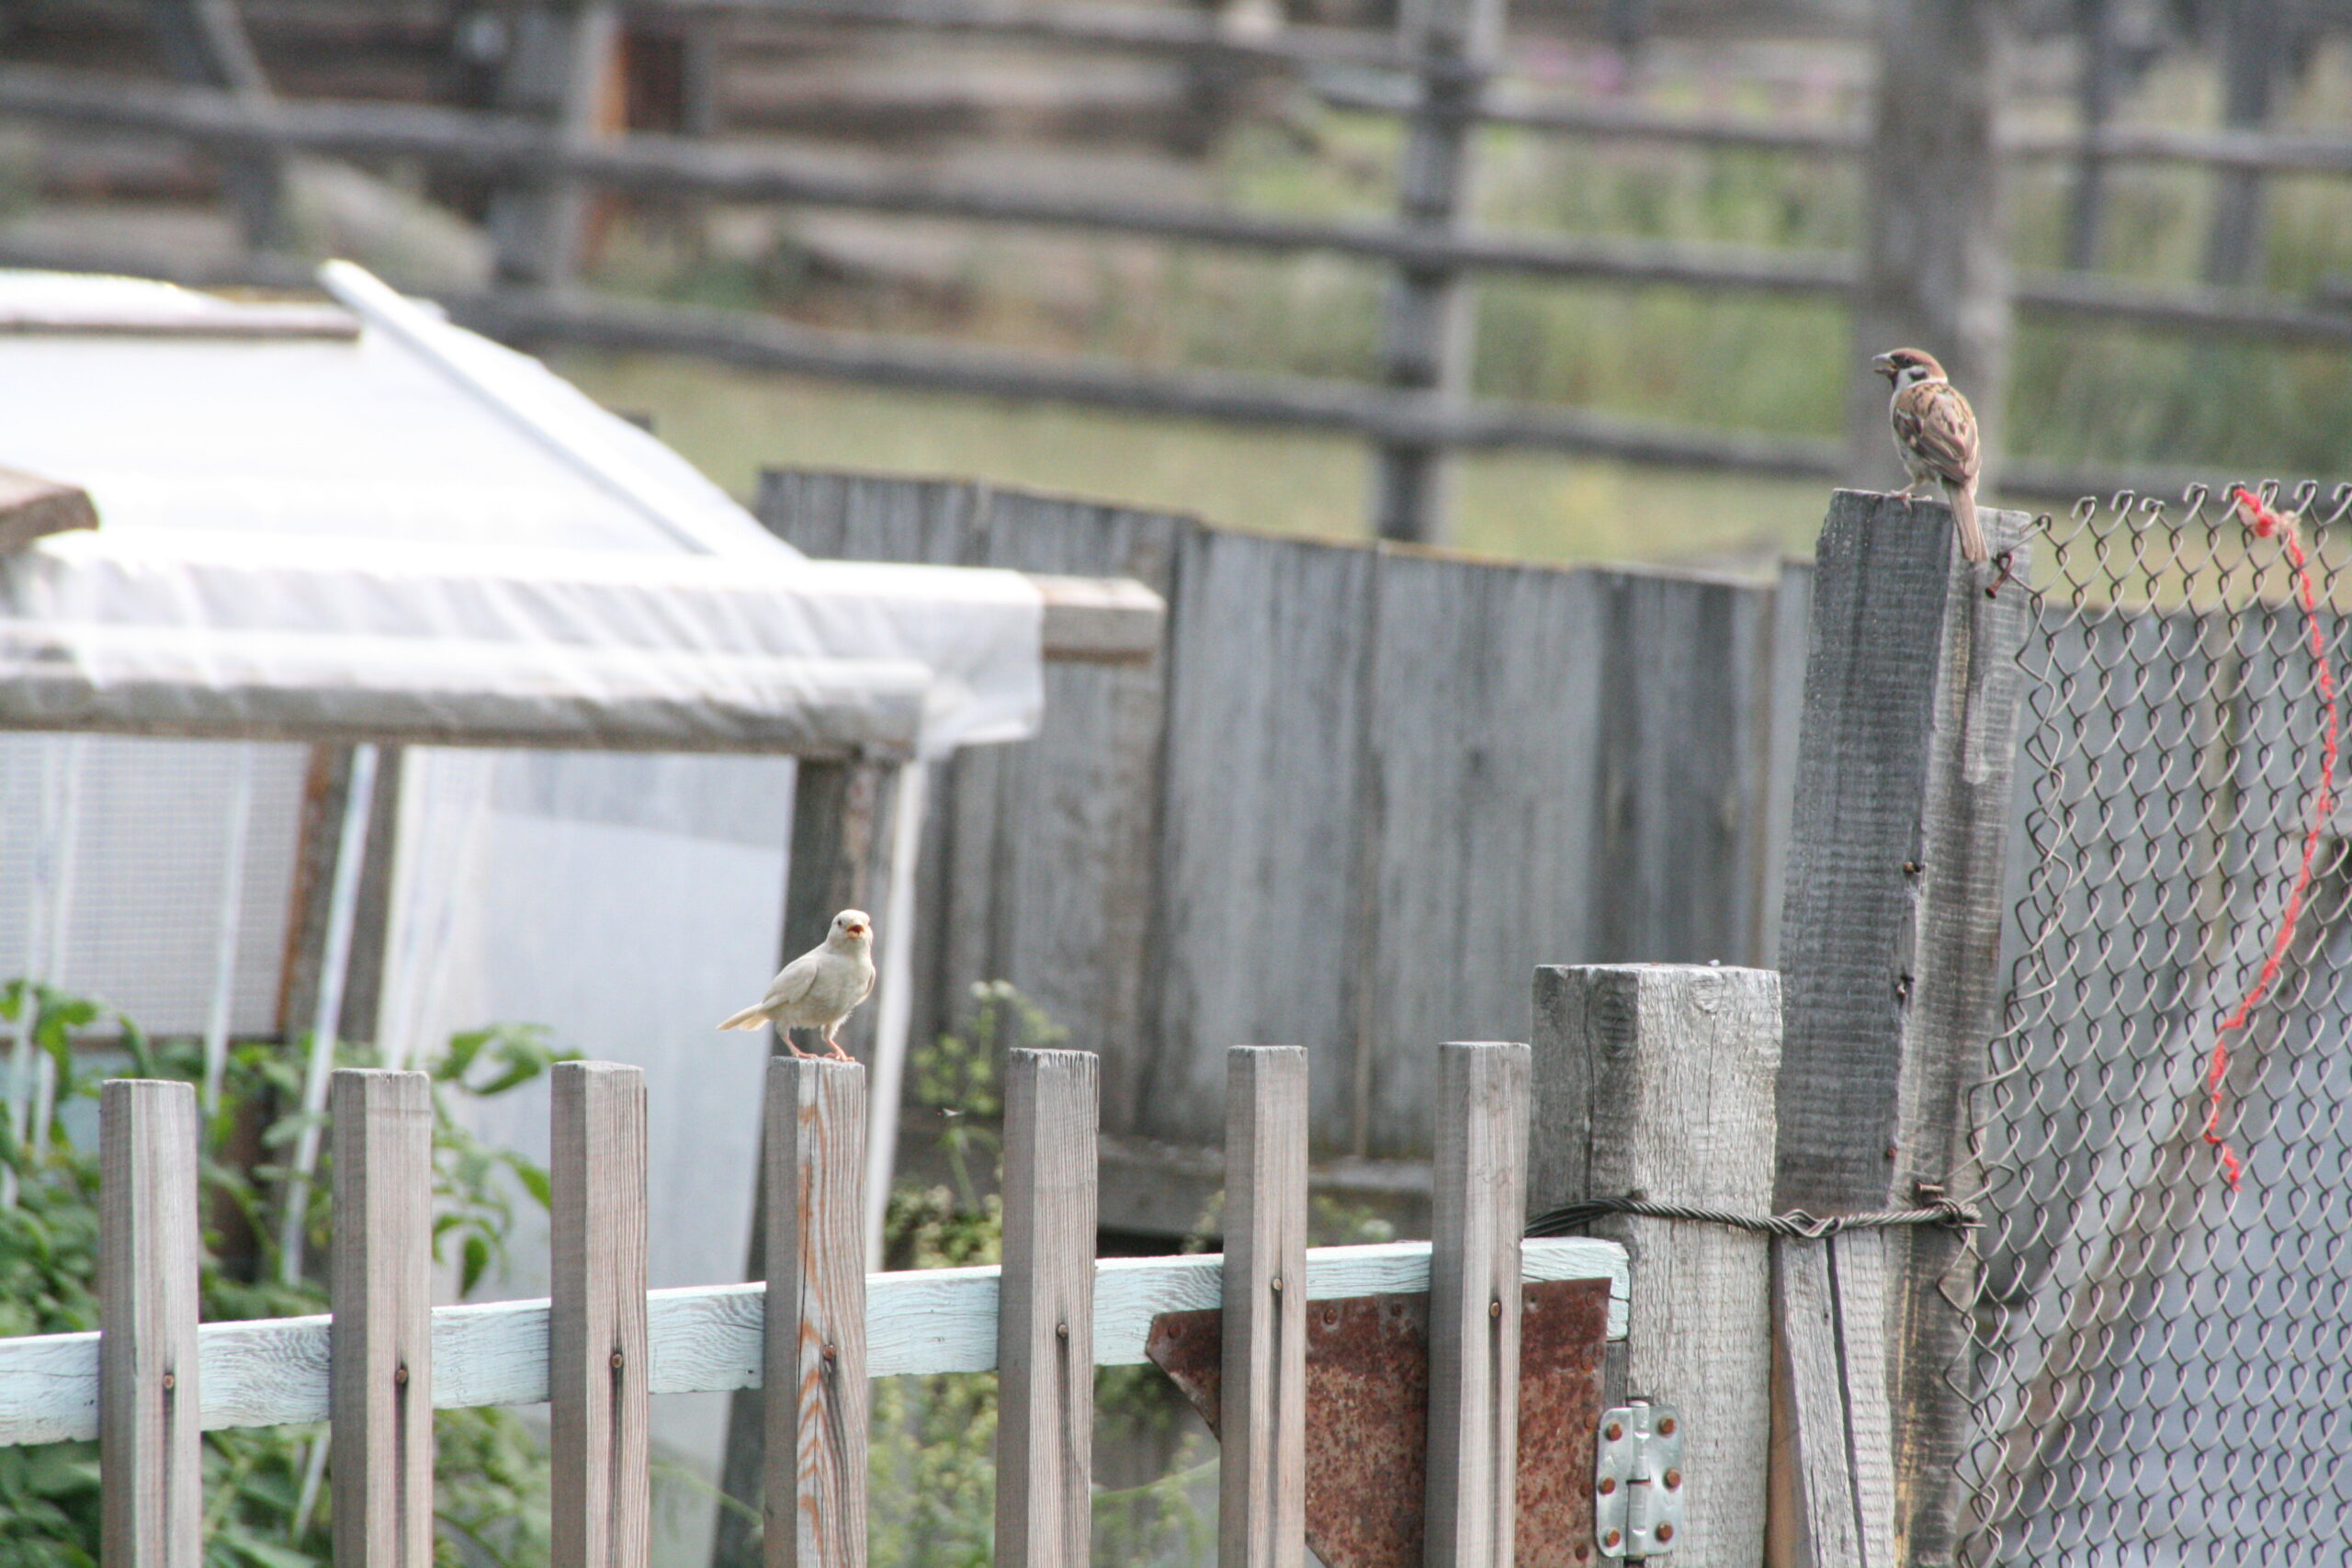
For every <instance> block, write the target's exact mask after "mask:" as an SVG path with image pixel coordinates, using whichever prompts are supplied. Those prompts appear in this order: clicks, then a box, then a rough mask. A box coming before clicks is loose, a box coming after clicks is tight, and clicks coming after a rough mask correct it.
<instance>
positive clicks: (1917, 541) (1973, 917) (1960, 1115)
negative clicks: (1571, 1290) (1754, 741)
mask: <svg viewBox="0 0 2352 1568" xmlns="http://www.w3.org/2000/svg"><path fill="white" fill-rule="evenodd" d="M1983 518H1984V523H1985V536H1986V539H1987V541H1988V543H1989V544H1990V545H1991V547H1992V549H1993V552H1994V554H1995V557H1996V562H1995V563H1994V564H1991V565H1987V566H1984V567H1978V568H1973V569H1972V568H1971V567H1970V566H1969V565H1968V564H1967V563H1965V562H1963V561H1962V560H1960V559H1959V558H1958V557H1957V556H1956V555H1955V554H1954V553H1953V552H1952V550H1951V521H1950V514H1949V513H1947V511H1946V510H1945V508H1944V507H1943V506H1942V504H1941V503H1940V502H1933V503H1920V504H1917V505H1916V506H1914V505H1908V504H1906V503H1905V502H1903V501H1901V500H1900V499H1897V498H1894V497H1889V496H1883V495H1872V494H1863V493H1859V492H1856V491H1838V493H1837V495H1836V496H1835V497H1834V498H1833V499H1832V501H1831V502H1830V508H1829V517H1828V521H1827V522H1826V524H1825V525H1823V528H1822V532H1821V539H1820V543H1819V545H1818V547H1817V548H1816V550H1815V577H1814V592H1813V626H1812V649H1813V653H1812V660H1811V664H1810V666H1809V667H1808V669H1807V671H1806V672H1805V686H1804V723H1803V727H1802V731H1801V735H1800V738H1799V741H1798V756H1797V790H1796V811H1795V817H1794V820H1793V822H1792V827H1791V833H1790V845H1789V865H1788V875H1787V898H1786V903H1785V904H1784V906H1783V908H1782V914H1781V974H1782V985H1783V987H1784V990H1785V1004H1784V1008H1783V1027H1784V1038H1783V1045H1782V1059H1781V1087H1780V1103H1779V1124H1780V1147H1779V1150H1778V1153H1777V1156H1776V1163H1777V1166H1778V1174H1777V1176H1776V1179H1775V1182H1774V1197H1773V1201H1774V1204H1775V1207H1776V1208H1780V1209H1790V1208H1803V1209H1805V1210H1808V1211H1810V1212H1812V1213H1825V1214H1826V1213H1839V1212H1852V1211H1859V1210H1871V1209H1879V1208H1885V1207H1890V1206H1892V1207H1909V1206H1912V1205H1914V1204H1916V1203H1917V1202H1919V1201H1921V1200H1922V1199H1923V1197H1924V1196H1926V1195H1927V1194H1928V1193H1929V1192H1930V1191H1931V1190H1942V1189H1944V1188H1946V1187H1947V1186H1948V1184H1949V1183H1950V1182H1951V1180H1952V1179H1953V1175H1954V1173H1955V1171H1958V1170H1961V1169H1962V1168H1963V1167H1964V1162H1965V1160H1966V1157H1967V1150H1966V1142H1967V1132H1968V1117H1967V1100H1968V1095H1969V1091H1970V1089H1971V1088H1972V1087H1973V1085H1974V1084H1975V1083H1976V1082H1977V1081H1978V1080H1979V1079H1980V1078H1981V1076H1982V1074H1983V1072H1984V1071H1985V1062H1986V1055H1987V1042H1988V1041H1989V1040H1990V1038H1991V1036H1992V1034H1993V1032H1994V1031H1995V1030H1996V1028H1997V1027H1998V1019H1997V1015H1998V1010H1999V1008H1998V1004H1999V999H2000V994H2001V976H2000V974H1999V959H2000V935H2001V904H2000V897H2001V885H2002V876H2003V871H2004V863H2005V860H2006V858H2007V839H2008V823H2009V811H2010V802H2009V795H2010V786H2011V781H2012V778H2013V775H2014V771H2015V750H2016V741H2017V728H2018V695H2019V690H2020V687H2021V685H2022V677H2021V671H2020V667H2019V664H2018V652H2019V649H2021V647H2022V645H2023V641H2024V638H2025V636H2026V632H2027V626H2028V614H2027V604H2028V599H2027V593H2026V590H2025V588H2024V586H2023V580H2025V579H2027V578H2028V577H2029V574H2030V567H2031V562H2030V558H2029V546H2028V543H2027V539H2028V535H2029V532H2030V525H2029V523H2028V520H2027V518H2026V516H2025V514H2024V513H2017V512H1992V511H1987V512H1985V513H1983ZM2005 557H2006V558H2007V575H2008V577H2009V578H2012V579H2015V580H2017V581H2007V582H2005V583H2004V582H2001V581H2000V572H2001V566H2000V562H2001V559H2002V558H2005ZM1774 1256H1775V1276H1774V1284H1775V1290H1776V1292H1777V1296H1778V1301H1777V1305H1776V1315H1777V1319H1778V1328H1779V1333H1780V1337H1781V1356H1782V1361H1781V1367H1780V1368H1779V1369H1778V1382H1776V1390H1777V1392H1778V1393H1779V1395H1780V1397H1779V1400H1778V1413H1779V1415H1780V1416H1781V1422H1782V1426H1781V1431H1780V1433H1779V1434H1778V1438H1777V1441H1776V1446H1775V1454H1774V1462H1775V1466H1776V1470H1777V1471H1779V1473H1778V1474H1776V1478H1775V1490H1776V1495H1777V1494H1781V1492H1782V1490H1783V1488H1785V1494H1786V1495H1788V1496H1789V1498H1790V1500H1791V1506H1790V1507H1789V1508H1788V1509H1787V1510H1786V1511H1785V1512H1784V1513H1783V1514H1782V1515H1781V1517H1777V1518H1776V1519H1775V1521H1774V1531H1775V1541H1776V1546H1775V1551H1776V1560H1779V1561H1791V1562H1810V1563H1817V1564H1822V1565H1824V1568H1829V1565H1838V1568H1844V1565H1847V1564H1852V1565H1855V1568H1891V1565H1892V1564H1893V1563H1895V1562H1948V1561H1950V1559H1951V1551H1952V1547H1953V1536H1954V1530H1955V1515H1956V1506H1957V1502H1958V1495H1959V1487H1958V1480H1957V1468H1958V1464H1959V1461H1960V1458H1961V1451H1962V1443H1963V1441H1964V1438H1965V1427H1966V1423H1967V1417H1968V1412H1967V1407H1966V1404H1965V1401H1964V1399H1963V1398H1962V1395H1961V1394H1959V1393H1956V1392H1955V1390H1954V1387H1953V1385H1952V1383H1951V1381H1950V1380H1951V1377H1952V1376H1953V1374H1954V1373H1955V1372H1956V1371H1958V1364H1959V1362H1960V1360H1961V1359H1962V1356H1963V1355H1964V1353H1965V1349H1966V1337H1967V1321H1966V1319H1965V1317H1964V1316H1963V1315H1962V1313H1961V1312H1960V1311H1958V1310H1956V1309H1955V1308H1954V1307H1953V1306H1952V1305H1951V1303H1950V1302H1949V1301H1947V1300H1946V1299H1945V1296H1944V1290H1945V1288H1946V1287H1947V1286H1948V1285H1949V1286H1950V1287H1951V1288H1952V1289H1954V1290H1956V1291H1957V1292H1959V1296H1958V1299H1960V1300H1962V1301H1965V1300H1966V1299H1967V1294H1968V1292H1970V1291H1972V1290H1973V1281H1972V1280H1964V1279H1963V1280H1948V1279H1947V1276H1948V1275H1950V1274H1951V1271H1952V1270H1953V1269H1955V1268H1956V1267H1958V1266H1959V1265H1960V1264H1961V1262H1962V1257H1961V1246H1960V1239H1959V1237H1958V1236H1957V1235H1954V1234H1953V1233H1952V1232H1951V1231H1949V1230H1946V1229H1943V1228H1940V1227H1931V1226H1910V1227H1905V1228H1903V1229H1899V1230H1874V1231H1854V1232H1849V1233H1846V1234H1844V1235H1837V1236H1833V1237H1831V1238H1829V1239H1828V1240H1827V1241H1826V1242H1812V1243H1805V1242H1800V1243H1780V1244H1776V1247H1775V1253H1774Z"/></svg>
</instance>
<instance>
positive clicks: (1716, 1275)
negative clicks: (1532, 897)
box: [1528, 964, 1781, 1562]
mask: <svg viewBox="0 0 2352 1568" xmlns="http://www.w3.org/2000/svg"><path fill="white" fill-rule="evenodd" d="M1780 1072H1781V977H1780V976H1778V975H1775V974H1773V973H1771V972H1770V971H1769V970H1762V969H1733V968H1718V967H1714V966H1713V965H1708V964H1609V965H1601V966H1591V967H1583V966H1579V967H1574V968H1569V967H1559V968H1553V967H1545V968H1541V969H1538V970H1536V971H1535V1042H1534V1077H1535V1081H1534V1103H1535V1112H1534V1132H1533V1134H1532V1143H1533V1146H1532V1150H1531V1152H1530V1155H1529V1160H1528V1163H1529V1173H1528V1186H1529V1199H1528V1210H1529V1213H1531V1214H1535V1213H1544V1212H1546V1211H1548V1210H1551V1209H1555V1208H1557V1207H1559V1206H1560V1205H1561V1204H1564V1203H1572V1202H1577V1201H1581V1200H1584V1199H1587V1198H1600V1197H1610V1198H1617V1197H1623V1196H1625V1195H1626V1194H1628V1193H1632V1192H1639V1193H1641V1194H1642V1195H1643V1196H1645V1197H1646V1198H1650V1199H1654V1200H1656V1201H1658V1202H1661V1203H1688V1204H1696V1205H1699V1206H1702V1207H1705V1208H1713V1209H1724V1210H1729V1211H1731V1212H1732V1213H1741V1214H1761V1213H1766V1212H1767V1211H1768V1210H1769V1208H1770V1204H1771V1201H1772V1179H1773V1163H1772V1158H1773V1136H1772V1131H1773V1094H1774V1090H1775V1088H1776V1087H1777V1085H1778V1084H1779V1081H1780ZM1592 1232H1593V1234H1594V1235H1600V1236H1604V1237H1606V1238H1608V1239H1609V1240H1611V1241H1618V1242H1623V1243H1624V1244H1625V1247H1626V1248H1627V1249H1628V1251H1629V1252H1630V1253H1631V1254H1632V1256H1633V1291H1634V1300H1633V1313H1632V1317H1631V1332H1630V1336H1629V1340H1630V1342H1629V1344H1628V1345H1627V1347H1626V1349H1627V1360H1628V1364H1627V1367H1626V1384H1627V1387H1628V1388H1629V1389H1630V1390H1632V1391H1634V1392H1636V1393H1642V1394H1645V1395H1647V1396H1649V1397H1650V1398H1653V1399H1657V1400H1659V1401H1662V1402H1663V1403H1665V1404H1672V1405H1675V1406H1677V1407H1679V1409H1680V1410H1681V1412H1682V1422H1683V1427H1684V1432H1683V1453H1684V1456H1685V1461H1686V1462H1685V1464H1684V1466H1683V1468H1684V1470H1685V1471H1686V1472H1688V1474H1689V1477H1690V1480H1689V1483H1688V1485H1689V1490H1688V1491H1687V1492H1686V1493H1685V1494H1684V1504H1683V1506H1684V1515H1683V1523H1682V1529H1681V1530H1680V1532H1679V1534H1678V1535H1677V1536H1676V1537H1675V1539H1674V1543H1673V1545H1674V1551H1675V1556H1674V1558H1673V1559H1672V1561H1675V1562H1754V1561H1755V1560H1756V1557H1757V1555H1758V1549H1759V1547H1760V1544H1761V1542H1762V1541H1763V1540H1764V1480H1765V1472H1766V1467H1767V1461H1768V1459H1769V1456H1770V1435H1771V1408H1772V1313H1771V1286H1772V1259H1771V1249H1770V1246H1769V1245H1768V1244H1767V1242H1766V1239H1765V1238H1764V1237H1763V1236H1761V1235H1750V1234H1748V1233H1747V1232H1744V1231H1736V1230H1732V1229H1730V1228H1728V1227H1726V1226H1723V1225H1702V1224H1684V1223H1680V1222H1678V1221H1673V1220H1644V1219H1634V1218H1631V1217H1627V1216H1619V1217H1616V1218H1612V1219H1608V1220H1603V1221H1601V1222H1600V1223H1599V1224H1595V1225H1594V1226H1593V1227H1592ZM1685 1553H1688V1556H1687V1557H1686V1556H1684V1554H1685Z"/></svg>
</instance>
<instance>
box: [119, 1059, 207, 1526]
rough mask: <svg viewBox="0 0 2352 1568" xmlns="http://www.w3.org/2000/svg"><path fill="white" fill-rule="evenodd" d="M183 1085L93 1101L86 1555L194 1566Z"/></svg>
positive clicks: (192, 1280)
mask: <svg viewBox="0 0 2352 1568" xmlns="http://www.w3.org/2000/svg"><path fill="white" fill-rule="evenodd" d="M196 1137H197V1131H196V1090H195V1089H194V1088H193V1087H191V1086H190V1085H187V1084H184V1083H165V1082H159V1081H156V1080H153V1079H145V1078H115V1079H112V1080H110V1081H108V1082H107V1085H106V1087H105V1088H104V1089H102V1090H101V1091H100V1092H99V1100H98V1161H99V1186H98V1496H99V1508H98V1512H99V1525H98V1539H99V1552H100V1555H101V1557H102V1558H103V1559H104V1560H105V1561H106V1562H107V1563H109V1564H118V1563H119V1564H122V1565H123V1568H198V1565H199V1564H201V1563H202V1562H203V1561H204V1541H203V1538H202V1535H201V1532H200V1529H199V1523H200V1515H201V1512H202V1508H203V1502H204V1474H203V1450H202V1448H201V1433H200V1428H199V1425H198V1418H197V1417H198V1389H197V1369H196V1314H197V1298H196V1277H197V1235H198V1233H197V1222H196V1187H197V1168H196Z"/></svg>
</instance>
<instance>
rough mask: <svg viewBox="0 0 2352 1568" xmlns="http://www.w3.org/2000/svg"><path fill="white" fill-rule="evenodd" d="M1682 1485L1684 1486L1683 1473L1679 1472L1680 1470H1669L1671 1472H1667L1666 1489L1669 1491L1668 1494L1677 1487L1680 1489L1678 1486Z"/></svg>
mask: <svg viewBox="0 0 2352 1568" xmlns="http://www.w3.org/2000/svg"><path fill="white" fill-rule="evenodd" d="M1681 1484H1682V1472H1680V1471H1679V1470H1669V1471H1668V1472H1666V1489H1667V1490H1668V1492H1671V1491H1673V1490H1674V1489H1675V1488H1676V1487H1678V1486H1679V1485H1681Z"/></svg>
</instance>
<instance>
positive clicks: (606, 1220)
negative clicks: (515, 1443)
mask: <svg viewBox="0 0 2352 1568" xmlns="http://www.w3.org/2000/svg"><path fill="white" fill-rule="evenodd" d="M549 1089H550V1095H549V1109H548V1148H549V1150H550V1156H549V1159H548V1177H549V1179H550V1185H551V1189H552V1202H551V1204H550V1213H549V1216H548V1218H549V1232H550V1235H549V1238H548V1251H549V1255H550V1264H551V1272H552V1276H553V1277H552V1279H551V1280H550V1281H549V1291H548V1294H549V1297H550V1301H549V1303H548V1428H549V1429H548V1449H549V1451H550V1455H551V1457H552V1460H553V1463H554V1474H553V1477H552V1483H551V1486H550V1493H551V1495H550V1497H549V1505H550V1509H549V1511H550V1516H551V1520H550V1522H551V1524H552V1526H553V1529H552V1532H551V1533H552V1540H551V1542H550V1551H549V1554H548V1556H549V1561H550V1562H551V1563H552V1564H553V1568H645V1563H646V1562H647V1559H648V1557H649V1556H650V1552H651V1550H652V1533H651V1520H650V1506H649V1502H648V1496H647V1469H646V1466H647V1460H648V1450H647V1426H646V1422H647V1416H648V1410H647V1401H646V1393H647V1382H646V1378H647V1373H648V1372H649V1371H650V1364H649V1361H648V1357H647V1352H646V1342H645V1240H646V1208H645V1074H644V1073H643V1072H642V1071H640V1070H639V1069H638V1068H636V1067H629V1066H619V1065H617V1064H615V1063H612V1062H561V1063H559V1064H557V1066H556V1067H555V1069H554V1071H553V1073H552V1074H550V1076H549Z"/></svg>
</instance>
